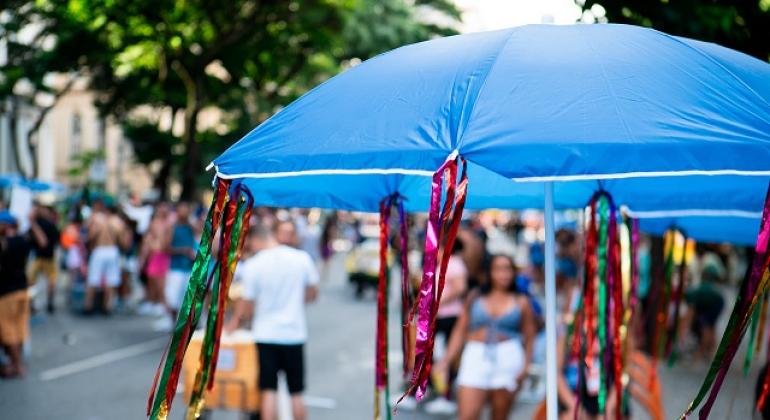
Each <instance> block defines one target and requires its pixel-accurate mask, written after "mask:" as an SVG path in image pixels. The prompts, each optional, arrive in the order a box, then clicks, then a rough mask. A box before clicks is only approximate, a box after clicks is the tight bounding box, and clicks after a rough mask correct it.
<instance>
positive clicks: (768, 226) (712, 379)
mask: <svg viewBox="0 0 770 420" xmlns="http://www.w3.org/2000/svg"><path fill="white" fill-rule="evenodd" d="M769 219H770V189H769V190H768V194H767V195H766V196H765V203H764V209H763V212H762V222H761V224H760V229H759V235H758V236H757V244H756V247H755V255H754V258H753V260H752V265H751V272H750V274H749V276H748V277H747V278H745V279H744V281H743V283H742V285H741V290H740V293H739V295H738V299H736V303H735V306H734V307H733V311H732V313H731V314H730V318H729V320H728V323H727V328H726V329H725V331H726V333H725V334H724V335H723V336H722V340H721V341H720V343H719V346H718V348H717V352H716V354H715V355H714V359H713V360H712V362H711V366H710V367H709V371H708V373H707V375H706V378H705V379H704V381H703V384H701V387H700V389H699V391H698V394H697V395H696V397H695V399H693V401H692V402H691V403H690V404H689V405H688V407H687V410H686V411H685V412H684V413H683V414H682V418H686V417H687V416H689V415H690V414H691V413H692V412H693V410H695V408H697V407H698V406H699V405H700V403H701V402H702V401H703V399H704V398H705V397H706V394H709V398H708V400H707V401H706V403H705V404H704V406H703V408H702V409H701V410H700V412H699V417H700V418H701V419H705V418H707V417H708V415H709V413H710V411H711V407H712V406H713V403H714V400H715V399H716V394H717V393H718V392H719V389H720V388H721V385H722V382H723V381H724V377H725V375H726V374H727V370H728V369H729V367H730V364H731V363H732V360H733V357H734V356H735V352H736V351H737V348H738V346H739V345H740V341H741V339H742V338H743V335H744V333H745V331H746V326H747V324H748V319H749V318H750V317H751V312H752V311H753V308H754V306H755V305H756V304H757V302H758V300H759V298H760V297H761V296H762V294H764V293H766V291H767V281H768V274H770V273H768V271H767V263H768V261H767V256H768V255H767V249H768V240H769V239H770V220H769ZM765 388H767V387H765ZM709 390H710V391H711V392H710V393H709ZM764 394H765V392H763V395H762V396H760V398H759V401H758V406H760V404H759V402H762V403H763V404H764V400H765V397H766V395H764Z"/></svg>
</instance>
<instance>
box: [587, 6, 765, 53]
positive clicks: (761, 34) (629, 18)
mask: <svg viewBox="0 0 770 420" xmlns="http://www.w3.org/2000/svg"><path fill="white" fill-rule="evenodd" d="M575 2H576V4H578V5H579V6H582V7H583V9H584V10H586V11H590V10H593V11H599V12H601V9H598V8H597V6H596V5H600V6H601V7H602V8H603V9H604V12H605V14H606V18H607V20H609V21H610V22H615V23H631V24H634V25H641V26H647V27H652V28H655V29H658V30H661V31H663V32H666V33H669V34H672V35H679V36H685V37H689V38H695V39H699V40H702V41H711V42H715V43H717V44H720V45H723V46H725V47H729V48H733V49H735V50H738V51H742V52H744V53H746V54H749V55H752V56H754V57H756V58H758V59H760V60H762V61H770V42H768V40H770V0H724V1H718V2H717V1H714V0H622V1H621V0H585V1H583V0H575ZM592 8H593V9H592Z"/></svg>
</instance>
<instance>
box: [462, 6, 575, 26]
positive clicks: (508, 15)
mask: <svg viewBox="0 0 770 420" xmlns="http://www.w3.org/2000/svg"><path fill="white" fill-rule="evenodd" d="M455 4H457V6H458V7H459V8H460V9H461V10H462V11H463V23H462V24H461V25H460V32H465V33H467V32H479V31H491V30H496V29H503V28H509V27H512V26H520V25H526V24H530V23H556V24H570V23H575V21H577V20H579V19H580V18H581V10H580V7H578V6H577V5H576V4H575V2H574V1H573V0H455Z"/></svg>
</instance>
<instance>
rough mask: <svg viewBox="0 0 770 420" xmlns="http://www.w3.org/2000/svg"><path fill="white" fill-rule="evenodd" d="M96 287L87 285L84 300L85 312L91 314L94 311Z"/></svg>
mask: <svg viewBox="0 0 770 420" xmlns="http://www.w3.org/2000/svg"><path fill="white" fill-rule="evenodd" d="M94 293H95V290H94V287H93V286H91V284H87V285H86V294H85V297H84V298H83V311H84V312H90V311H92V310H93V309H94Z"/></svg>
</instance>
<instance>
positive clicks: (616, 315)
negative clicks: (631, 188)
mask: <svg viewBox="0 0 770 420" xmlns="http://www.w3.org/2000/svg"><path fill="white" fill-rule="evenodd" d="M609 202H610V227H609V233H610V236H609V246H610V247H609V255H608V257H611V259H608V262H607V265H608V269H609V273H610V276H608V277H609V279H610V282H609V283H610V288H611V290H612V294H611V301H610V303H611V305H610V307H611V310H612V312H611V313H612V315H613V318H612V322H611V324H612V351H611V353H610V355H609V357H608V360H609V361H610V362H611V363H612V365H611V370H610V372H612V375H611V377H612V382H613V385H614V386H615V393H616V397H617V404H615V409H616V412H615V418H618V419H619V418H621V417H622V416H621V413H622V408H623V394H624V393H623V381H622V376H623V357H622V353H621V339H622V337H621V327H622V325H623V280H622V276H623V274H622V267H621V259H620V237H619V232H618V214H617V209H616V207H615V203H614V202H612V199H611V198H609ZM607 385H608V387H609V378H608V384H607Z"/></svg>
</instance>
